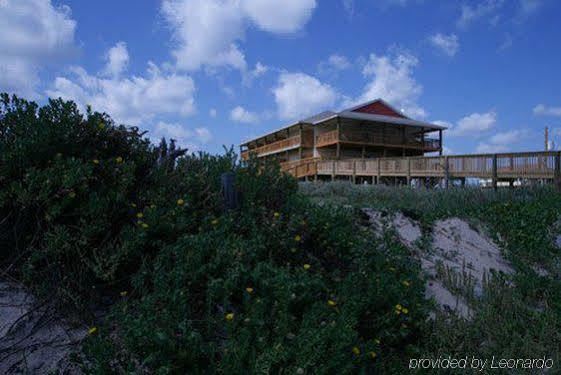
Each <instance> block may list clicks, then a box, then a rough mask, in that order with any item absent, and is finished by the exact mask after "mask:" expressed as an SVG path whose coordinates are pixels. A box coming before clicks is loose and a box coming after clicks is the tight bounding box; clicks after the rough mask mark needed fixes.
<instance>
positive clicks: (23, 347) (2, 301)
mask: <svg viewBox="0 0 561 375" xmlns="http://www.w3.org/2000/svg"><path fill="white" fill-rule="evenodd" d="M85 335H86V330H85V328H74V329H73V328H70V327H69V326H68V325H67V324H66V323H65V322H64V321H63V320H61V319H60V318H59V317H58V316H57V314H56V313H55V312H54V311H53V310H52V309H50V308H47V307H40V306H37V305H36V301H35V300H34V298H33V297H32V296H30V295H29V294H28V293H27V292H26V291H25V289H24V288H22V287H21V286H19V285H16V284H14V283H10V282H4V281H0V374H23V373H29V374H49V373H59V372H60V373H63V372H64V371H67V372H66V373H72V374H76V373H79V371H78V369H77V368H75V367H74V366H72V365H71V364H70V363H69V362H68V354H69V353H70V352H71V351H72V350H73V349H76V348H77V347H78V344H79V342H80V341H81V340H82V339H83V338H84V337H85Z"/></svg>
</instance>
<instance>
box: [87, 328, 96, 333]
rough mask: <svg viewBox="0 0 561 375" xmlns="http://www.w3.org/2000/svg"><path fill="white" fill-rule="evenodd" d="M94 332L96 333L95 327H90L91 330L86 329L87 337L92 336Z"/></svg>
mask: <svg viewBox="0 0 561 375" xmlns="http://www.w3.org/2000/svg"><path fill="white" fill-rule="evenodd" d="M96 332H97V327H92V328H90V329H88V334H89V335H93V334H94V333H96Z"/></svg>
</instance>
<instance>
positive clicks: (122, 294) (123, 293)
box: [119, 290, 127, 297]
mask: <svg viewBox="0 0 561 375" xmlns="http://www.w3.org/2000/svg"><path fill="white" fill-rule="evenodd" d="M119 294H120V295H121V297H125V296H126V295H127V291H126V290H123V291H122V292H121V293H119Z"/></svg>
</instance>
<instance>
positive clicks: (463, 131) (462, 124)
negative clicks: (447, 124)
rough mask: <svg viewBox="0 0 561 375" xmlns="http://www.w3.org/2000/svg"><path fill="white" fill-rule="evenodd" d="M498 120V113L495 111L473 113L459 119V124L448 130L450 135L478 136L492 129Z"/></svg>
mask: <svg viewBox="0 0 561 375" xmlns="http://www.w3.org/2000/svg"><path fill="white" fill-rule="evenodd" d="M496 122H497V114H496V113H495V112H493V111H490V112H485V113H472V114H471V115H468V116H465V117H463V118H461V119H460V120H459V121H458V124H457V126H455V127H453V128H452V131H450V132H448V134H450V135H454V136H461V135H469V136H477V135H478V133H480V132H484V131H487V130H489V129H492V128H493V127H494V126H495V124H496Z"/></svg>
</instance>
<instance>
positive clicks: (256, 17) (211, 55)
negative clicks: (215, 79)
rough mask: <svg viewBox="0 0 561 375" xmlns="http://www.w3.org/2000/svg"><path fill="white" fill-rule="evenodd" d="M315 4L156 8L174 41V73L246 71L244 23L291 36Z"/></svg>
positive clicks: (172, 3) (257, 0) (174, 2)
mask: <svg viewBox="0 0 561 375" xmlns="http://www.w3.org/2000/svg"><path fill="white" fill-rule="evenodd" d="M315 6H316V1H315V0H244V1H240V0H163V2H162V7H161V10H162V14H163V16H164V19H165V20H166V21H167V23H168V24H169V25H170V27H171V30H172V32H173V36H174V39H175V41H176V43H177V44H176V46H175V48H174V50H173V51H172V54H173V55H174V57H175V59H176V65H177V67H178V68H179V69H183V70H198V69H200V68H201V67H207V68H216V67H220V66H227V67H232V68H235V69H239V70H241V71H245V70H246V69H247V63H246V60H245V55H244V53H243V52H242V50H241V49H240V47H239V45H238V43H239V42H241V41H243V39H244V33H245V29H246V27H247V25H248V24H250V23H253V24H255V25H257V26H258V27H259V28H261V29H262V30H265V31H268V32H273V33H292V32H296V31H298V30H300V29H301V28H302V27H303V26H304V25H305V23H306V22H307V21H308V19H309V18H310V16H311V13H312V11H313V9H314V8H315ZM248 21H251V22H248Z"/></svg>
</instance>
